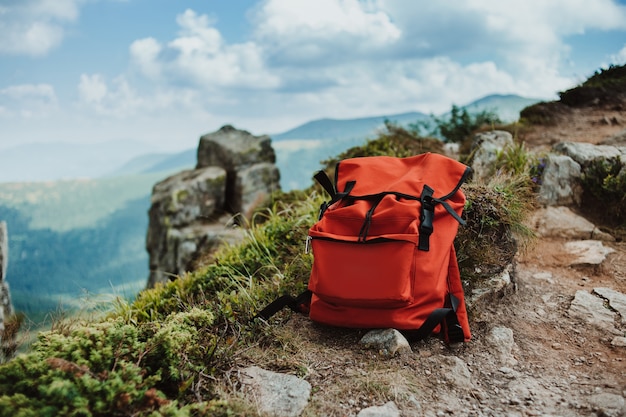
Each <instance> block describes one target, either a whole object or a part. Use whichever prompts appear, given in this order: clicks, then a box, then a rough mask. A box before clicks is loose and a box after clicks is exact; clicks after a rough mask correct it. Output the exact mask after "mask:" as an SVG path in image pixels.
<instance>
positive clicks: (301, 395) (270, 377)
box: [240, 366, 311, 417]
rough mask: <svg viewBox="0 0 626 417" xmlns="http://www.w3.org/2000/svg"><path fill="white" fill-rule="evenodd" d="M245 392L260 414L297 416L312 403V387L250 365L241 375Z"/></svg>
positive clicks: (283, 375)
mask: <svg viewBox="0 0 626 417" xmlns="http://www.w3.org/2000/svg"><path fill="white" fill-rule="evenodd" d="M240 380H241V384H242V386H243V392H244V394H245V395H246V396H247V397H248V399H249V400H250V401H251V402H254V403H255V405H256V406H257V408H258V410H259V411H260V412H261V413H267V415H271V416H275V417H297V416H299V415H300V414H302V412H303V411H304V409H305V407H306V406H307V404H308V403H309V397H310V395H311V384H309V383H308V382H307V381H304V380H303V379H300V378H298V377H296V376H294V375H288V374H281V373H276V372H271V371H267V370H265V369H262V368H259V367H258V366H251V367H248V368H245V369H243V370H242V371H241V372H240Z"/></svg>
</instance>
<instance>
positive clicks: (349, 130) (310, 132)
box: [272, 112, 428, 142]
mask: <svg viewBox="0 0 626 417" xmlns="http://www.w3.org/2000/svg"><path fill="white" fill-rule="evenodd" d="M426 118H428V115H426V114H424V113H419V112H410V113H401V114H392V115H387V116H375V117H363V118H358V119H343V120H342V119H319V120H313V121H311V122H308V123H305V124H303V125H300V126H298V127H296V128H294V129H291V130H288V131H286V132H284V133H279V134H277V135H272V139H273V140H274V141H276V142H280V141H283V140H287V139H347V138H350V137H360V138H365V137H367V136H371V135H373V134H375V133H376V130H377V129H380V128H383V127H384V125H385V121H386V120H389V121H391V122H394V123H397V124H400V125H407V124H409V123H414V122H416V121H417V120H420V119H426Z"/></svg>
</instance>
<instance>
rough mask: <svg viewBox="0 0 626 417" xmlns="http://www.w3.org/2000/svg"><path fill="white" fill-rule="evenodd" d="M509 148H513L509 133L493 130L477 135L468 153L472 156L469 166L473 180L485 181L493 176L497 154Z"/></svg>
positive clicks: (511, 137)
mask: <svg viewBox="0 0 626 417" xmlns="http://www.w3.org/2000/svg"><path fill="white" fill-rule="evenodd" d="M511 146H513V136H512V135H511V134H510V133H509V132H505V131H502V130H494V131H490V132H481V133H477V134H476V136H474V140H473V142H472V147H471V151H470V154H471V155H473V156H472V160H471V162H470V165H471V167H472V172H473V178H474V180H477V181H485V180H487V179H489V177H491V176H493V174H494V172H495V170H496V162H497V159H498V153H499V152H501V151H502V150H503V149H504V148H507V147H511Z"/></svg>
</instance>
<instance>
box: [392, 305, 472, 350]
mask: <svg viewBox="0 0 626 417" xmlns="http://www.w3.org/2000/svg"><path fill="white" fill-rule="evenodd" d="M459 303H460V301H459V299H458V298H457V297H455V296H454V295H452V294H449V301H448V303H447V304H449V307H443V308H437V309H435V310H434V311H433V312H432V313H430V315H429V316H428V318H427V319H426V320H425V321H424V323H422V325H421V326H420V328H419V329H415V330H401V333H402V334H403V335H404V337H406V338H407V340H408V341H409V342H417V341H419V340H423V339H426V338H427V337H428V336H429V335H430V334H431V333H432V332H433V330H434V329H435V327H437V325H439V324H441V333H442V336H443V339H444V341H445V342H446V344H450V343H460V342H463V341H464V340H465V335H464V333H463V328H462V327H461V325H460V324H459V319H458V318H457V316H456V310H457V308H458V306H459Z"/></svg>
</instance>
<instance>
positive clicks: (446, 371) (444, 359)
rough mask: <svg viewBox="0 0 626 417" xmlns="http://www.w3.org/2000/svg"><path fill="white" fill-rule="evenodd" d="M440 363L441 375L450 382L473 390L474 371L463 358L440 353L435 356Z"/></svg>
mask: <svg viewBox="0 0 626 417" xmlns="http://www.w3.org/2000/svg"><path fill="white" fill-rule="evenodd" d="M434 359H435V361H436V362H437V363H439V368H440V372H441V377H442V378H443V379H444V380H446V381H447V382H448V383H450V384H452V385H454V386H456V387H458V388H461V389H465V390H472V389H473V388H474V383H473V382H472V373H471V372H470V370H469V368H468V367H467V363H465V362H464V361H463V360H462V359H461V358H459V357H457V356H444V355H438V356H435V357H434Z"/></svg>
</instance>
